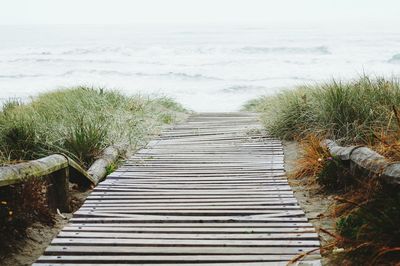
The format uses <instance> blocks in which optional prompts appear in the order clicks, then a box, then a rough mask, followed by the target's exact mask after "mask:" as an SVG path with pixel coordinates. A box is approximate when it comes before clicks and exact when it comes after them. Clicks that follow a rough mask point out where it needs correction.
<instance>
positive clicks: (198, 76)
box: [60, 69, 222, 80]
mask: <svg viewBox="0 0 400 266" xmlns="http://www.w3.org/2000/svg"><path fill="white" fill-rule="evenodd" d="M84 73H86V74H96V75H113V76H125V77H133V76H138V77H172V78H180V79H187V80H222V79H220V78H217V77H210V76H205V75H201V74H187V73H183V72H166V73H155V74H152V73H143V72H124V71H117V70H96V69H92V70H70V71H67V72H65V73H63V74H61V75H60V76H70V75H75V74H84Z"/></svg>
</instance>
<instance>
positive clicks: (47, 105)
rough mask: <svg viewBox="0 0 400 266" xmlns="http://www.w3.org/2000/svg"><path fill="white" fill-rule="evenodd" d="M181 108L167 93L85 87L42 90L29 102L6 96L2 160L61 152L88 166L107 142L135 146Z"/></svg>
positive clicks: (0, 129)
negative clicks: (127, 93)
mask: <svg viewBox="0 0 400 266" xmlns="http://www.w3.org/2000/svg"><path fill="white" fill-rule="evenodd" d="M185 112H186V111H185V110H184V108H183V107H182V106H180V105H179V104H177V103H176V102H174V101H173V100H171V99H169V98H165V97H153V98H150V97H146V96H133V97H128V96H125V95H123V94H121V93H119V92H117V91H108V90H103V89H92V88H85V87H78V88H71V89H65V90H59V91H54V92H49V93H44V94H41V95H40V96H38V97H37V98H35V99H34V100H33V101H32V102H30V103H28V104H22V103H20V102H18V101H9V102H7V103H5V104H4V106H3V110H2V112H0V151H1V153H0V161H2V162H3V163H8V162H12V161H19V160H30V159H34V158H38V157H42V156H45V155H48V154H52V153H57V152H62V153H65V154H67V155H69V156H71V157H72V158H75V159H76V160H78V161H79V162H81V164H82V165H83V166H86V167H87V166H89V165H90V163H91V162H93V160H94V159H95V158H96V157H97V156H98V155H99V153H100V152H101V150H102V149H103V148H105V147H106V146H109V145H111V144H114V143H117V144H125V145H130V146H131V147H132V148H134V147H136V146H139V145H141V144H143V143H145V141H146V139H148V137H149V136H151V135H152V134H154V133H156V132H157V130H158V129H159V128H160V126H161V125H164V124H170V123H173V122H176V121H177V120H179V119H182V118H183V117H184V116H185Z"/></svg>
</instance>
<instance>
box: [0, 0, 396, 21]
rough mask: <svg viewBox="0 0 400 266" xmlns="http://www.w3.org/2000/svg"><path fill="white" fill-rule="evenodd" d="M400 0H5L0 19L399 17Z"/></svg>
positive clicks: (155, 19) (162, 19) (183, 19)
mask: <svg viewBox="0 0 400 266" xmlns="http://www.w3.org/2000/svg"><path fill="white" fill-rule="evenodd" d="M399 10H400V0H0V24H132V23H137V22H154V23H160V22H163V23H176V22H186V23H204V22H210V23H213V22H230V23H231V22H237V23H246V22H271V21H277V22H281V21H284V22H293V21H300V22H301V21H312V22H315V21H321V22H323V21H397V22H399V23H400V18H399V17H400V16H399Z"/></svg>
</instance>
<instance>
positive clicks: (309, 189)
mask: <svg viewBox="0 0 400 266" xmlns="http://www.w3.org/2000/svg"><path fill="white" fill-rule="evenodd" d="M283 144H284V145H283V146H284V151H285V170H286V172H287V174H288V176H289V175H290V174H291V173H293V171H294V170H295V169H296V160H297V159H298V158H299V156H300V155H301V150H300V148H299V145H298V143H297V142H284V143H283ZM289 184H290V185H291V187H292V189H293V191H294V194H295V196H296V198H297V200H298V201H299V204H300V206H301V207H302V209H303V210H304V212H305V214H306V216H307V218H308V219H309V220H310V222H311V223H312V224H313V225H314V226H315V228H316V229H317V231H318V230H319V228H323V229H325V230H327V231H329V232H334V219H333V218H332V217H330V216H329V208H330V207H331V204H332V203H333V202H334V199H333V196H331V195H324V194H322V193H318V192H319V191H320V187H319V186H318V185H317V184H310V182H307V180H306V178H304V179H294V178H289ZM319 235H320V239H321V243H322V246H324V245H327V244H328V243H329V242H331V241H332V238H331V237H330V236H329V235H327V234H326V233H323V232H319ZM322 254H323V257H324V259H323V261H322V262H323V265H332V264H330V263H329V259H328V256H327V255H329V254H327V253H324V252H322Z"/></svg>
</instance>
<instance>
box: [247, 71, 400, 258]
mask: <svg viewBox="0 0 400 266" xmlns="http://www.w3.org/2000/svg"><path fill="white" fill-rule="evenodd" d="M399 106H400V82H399V80H398V79H394V78H393V79H384V78H375V79H372V78H369V77H366V76H364V77H361V78H359V79H357V80H354V81H349V82H337V81H332V82H329V83H324V84H316V85H310V86H302V87H299V88H295V89H293V90H288V91H284V92H282V93H280V94H277V95H273V96H265V97H261V98H259V99H255V100H253V101H250V102H249V103H247V104H246V106H245V109H246V110H248V111H256V112H260V113H261V117H262V121H263V123H264V125H265V127H266V129H267V130H268V131H269V132H270V134H272V135H274V136H275V137H278V138H281V139H286V140H297V141H298V142H299V143H300V146H301V148H302V156H301V157H300V158H299V160H298V161H297V171H296V172H295V173H294V174H293V177H295V178H300V179H301V180H302V181H304V183H305V185H308V184H319V186H320V189H319V190H318V191H316V192H317V193H322V194H332V195H334V196H335V202H333V208H332V213H330V215H331V216H332V217H335V219H336V234H332V235H335V236H336V239H335V241H334V243H332V244H330V245H328V246H330V248H328V247H324V250H326V251H328V253H327V252H325V251H324V252H325V254H326V253H327V254H328V256H331V259H334V260H333V264H332V265H336V264H340V263H342V264H343V263H344V264H346V265H397V264H396V263H398V261H399V260H400V242H399V238H400V231H399V226H398V225H399V223H400V209H399V202H400V191H399V188H398V187H394V186H393V185H388V184H385V183H384V182H383V180H382V178H380V177H379V176H373V177H371V176H365V174H364V173H362V172H360V173H358V172H357V173H352V172H351V171H350V170H349V166H348V165H347V164H345V163H343V162H342V161H341V160H339V159H338V158H335V157H333V156H332V155H330V154H329V151H328V150H327V149H326V148H325V147H322V146H321V144H320V143H321V140H322V139H324V138H331V139H334V140H336V141H337V142H339V143H341V144H342V145H356V144H360V145H365V146H370V147H371V148H372V149H374V150H376V151H378V152H379V153H381V154H383V155H385V156H389V158H390V159H392V160H400V112H399V111H398V109H399ZM310 187H311V186H310ZM332 247H338V248H339V250H340V249H341V248H343V251H342V252H340V253H337V254H336V255H332V253H331V255H329V250H331V251H332V249H333V248H332ZM335 259H336V260H335Z"/></svg>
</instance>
